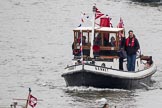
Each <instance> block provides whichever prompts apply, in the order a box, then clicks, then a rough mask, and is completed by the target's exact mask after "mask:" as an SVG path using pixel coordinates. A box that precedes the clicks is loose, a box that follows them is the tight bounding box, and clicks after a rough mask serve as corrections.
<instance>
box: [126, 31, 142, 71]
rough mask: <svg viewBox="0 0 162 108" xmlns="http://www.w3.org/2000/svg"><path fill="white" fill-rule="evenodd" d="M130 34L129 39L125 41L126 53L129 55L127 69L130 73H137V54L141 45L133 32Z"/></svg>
mask: <svg viewBox="0 0 162 108" xmlns="http://www.w3.org/2000/svg"><path fill="white" fill-rule="evenodd" d="M128 34H129V37H128V38H127V39H126V41H125V51H126V53H127V69H128V71H135V63H136V52H137V51H138V49H139V48H140V45H139V42H138V40H137V38H136V37H135V35H134V34H133V31H132V30H129V32H128Z"/></svg>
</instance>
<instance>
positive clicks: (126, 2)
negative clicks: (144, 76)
mask: <svg viewBox="0 0 162 108" xmlns="http://www.w3.org/2000/svg"><path fill="white" fill-rule="evenodd" d="M94 3H96V5H97V7H98V8H99V9H100V11H101V12H103V13H106V14H108V15H109V16H110V17H111V18H112V23H113V26H114V27H115V26H116V25H117V23H118V22H119V18H120V17H122V18H123V20H124V26H125V28H126V32H127V31H128V30H129V29H132V30H134V33H135V35H136V36H137V38H138V40H139V42H140V46H141V50H142V53H143V54H145V55H152V56H153V59H154V60H155V63H156V65H157V67H158V71H157V73H156V74H154V75H153V77H152V80H153V82H154V83H153V86H152V87H150V89H149V90H147V89H137V90H131V91H129V90H118V89H97V88H92V87H89V88H85V87H66V84H65V81H64V79H63V78H62V77H61V74H62V73H63V71H64V67H65V66H66V65H67V64H69V63H70V60H71V59H72V51H71V43H72V39H73V32H72V30H73V28H75V27H77V26H78V25H79V24H80V23H81V21H80V18H81V11H82V12H86V13H87V14H89V15H90V16H91V10H92V5H93V4H94ZM87 23H88V21H87ZM161 47H162V5H161V4H160V3H159V4H144V3H138V2H132V1H130V0H123V1H121V0H102V1H101V0H88V1H85V0H3V1H1V2H0V108H5V107H10V104H11V103H12V102H14V101H16V100H13V98H17V99H26V98H27V96H28V88H29V87H30V88H31V89H32V92H31V93H32V95H33V96H35V97H37V98H38V99H41V100H43V101H38V104H37V106H36V108H97V107H98V106H99V105H98V104H97V103H95V101H96V100H97V99H101V98H106V99H107V100H108V103H109V104H110V107H111V108H114V107H115V106H116V107H117V108H152V107H154V108H161V106H162V62H161V60H162V50H161ZM25 102H26V101H24V100H20V101H18V105H19V106H18V108H21V105H25Z"/></svg>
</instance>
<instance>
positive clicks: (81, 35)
mask: <svg viewBox="0 0 162 108" xmlns="http://www.w3.org/2000/svg"><path fill="white" fill-rule="evenodd" d="M80 37H81V42H80V47H81V48H80V50H81V62H82V69H83V68H84V60H83V34H82V30H80Z"/></svg>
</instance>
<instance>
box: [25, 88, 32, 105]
mask: <svg viewBox="0 0 162 108" xmlns="http://www.w3.org/2000/svg"><path fill="white" fill-rule="evenodd" d="M30 93H31V89H30V88H29V94H28V98H27V100H26V105H25V108H28V103H29V97H30Z"/></svg>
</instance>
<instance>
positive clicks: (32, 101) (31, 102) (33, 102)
mask: <svg viewBox="0 0 162 108" xmlns="http://www.w3.org/2000/svg"><path fill="white" fill-rule="evenodd" d="M29 105H30V106H31V107H32V108H34V107H35V106H36V105H37V98H36V97H34V96H32V95H31V94H30V95H29Z"/></svg>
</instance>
